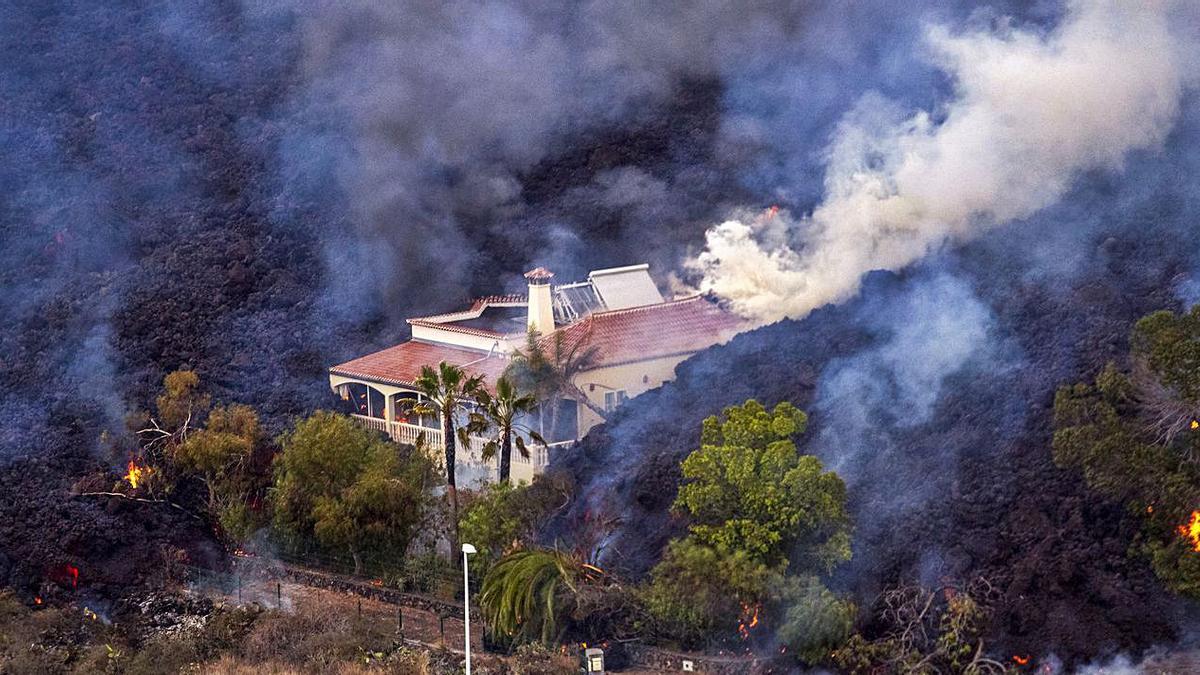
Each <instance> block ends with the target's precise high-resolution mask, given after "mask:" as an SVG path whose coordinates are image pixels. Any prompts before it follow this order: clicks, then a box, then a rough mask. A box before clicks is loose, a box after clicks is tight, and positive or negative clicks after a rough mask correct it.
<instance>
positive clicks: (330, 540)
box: [274, 411, 434, 573]
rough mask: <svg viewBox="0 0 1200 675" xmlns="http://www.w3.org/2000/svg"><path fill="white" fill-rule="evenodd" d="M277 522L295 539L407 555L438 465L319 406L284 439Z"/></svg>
mask: <svg viewBox="0 0 1200 675" xmlns="http://www.w3.org/2000/svg"><path fill="white" fill-rule="evenodd" d="M280 446H281V448H282V450H281V452H280V454H279V456H278V457H277V459H276V462H275V491H274V497H275V499H274V508H275V516H274V520H275V526H276V529H277V530H278V531H279V532H280V533H281V534H283V535H284V536H286V537H288V539H289V541H290V542H291V543H293V544H297V543H300V542H303V541H305V540H315V541H316V542H317V543H319V544H321V545H322V546H323V547H325V548H326V549H328V550H331V551H337V552H344V553H348V554H349V555H350V556H351V558H352V559H353V560H354V567H355V573H361V571H362V565H363V556H364V554H367V553H373V554H377V555H392V556H398V557H399V556H403V555H404V553H405V552H406V551H407V549H408V545H409V543H410V541H411V540H412V538H413V535H414V532H415V528H416V527H417V526H418V525H419V524H420V522H421V520H422V518H423V516H424V515H425V513H426V511H427V509H428V506H429V504H428V500H429V489H430V487H431V486H432V484H433V481H434V478H433V477H434V467H433V464H432V463H431V462H430V461H429V460H428V458H426V457H425V455H424V454H423V453H420V452H417V451H415V450H408V451H406V450H403V449H400V448H398V447H397V446H396V445H394V444H392V443H389V442H388V441H386V440H384V439H383V438H382V437H381V436H380V435H379V434H376V433H374V432H372V431H370V430H368V429H365V428H363V427H362V426H360V425H358V424H356V423H355V422H354V421H353V420H352V419H350V418H349V417H347V416H345V415H339V414H336V413H332V412H328V411H317V412H316V413H314V414H313V415H311V416H310V417H308V418H306V419H303V420H300V421H298V422H296V424H295V426H294V427H293V428H292V429H291V430H290V431H288V432H287V433H285V434H284V435H283V436H282V437H281V438H280Z"/></svg>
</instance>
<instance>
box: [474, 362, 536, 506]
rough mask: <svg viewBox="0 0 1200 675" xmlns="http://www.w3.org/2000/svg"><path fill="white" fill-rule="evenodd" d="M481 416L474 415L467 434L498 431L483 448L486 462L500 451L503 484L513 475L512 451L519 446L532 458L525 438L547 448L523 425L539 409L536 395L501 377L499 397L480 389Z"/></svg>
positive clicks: (497, 383) (498, 386)
mask: <svg viewBox="0 0 1200 675" xmlns="http://www.w3.org/2000/svg"><path fill="white" fill-rule="evenodd" d="M475 401H476V403H478V404H479V410H480V412H477V413H471V418H470V419H471V422H470V424H468V425H467V431H468V432H469V433H472V434H483V433H485V432H486V431H487V430H488V429H495V430H496V434H495V437H493V438H492V439H490V440H489V441H488V442H487V443H486V444H484V446H483V453H482V454H483V459H484V460H485V461H486V460H490V459H491V458H493V457H495V456H496V454H497V451H499V454H500V462H499V464H500V482H501V483H506V482H508V480H509V476H510V475H511V473H512V450H513V443H514V441H515V442H516V446H517V450H518V451H519V452H520V453H521V456H522V457H524V458H526V459H528V458H529V448H528V447H526V445H525V439H524V438H522V437H521V434H525V435H528V436H529V437H530V438H531V439H533V441H534V442H536V443H540V444H542V445H543V446H545V445H546V441H545V440H543V439H542V436H541V434H538V433H537V432H536V431H534V430H533V429H530V428H529V427H527V426H525V425H523V424H521V423H520V421H519V420H520V417H521V415H527V414H529V413H531V412H533V411H534V410H536V409H537V404H538V400H537V397H536V396H534V395H533V394H521V393H519V392H518V391H517V386H516V385H515V384H513V381H512V379H511V378H509V377H505V376H503V375H501V376H500V377H499V378H498V379H497V380H496V393H495V394H492V393H490V392H488V390H487V389H484V388H482V387H480V389H479V393H477V394H476V395H475Z"/></svg>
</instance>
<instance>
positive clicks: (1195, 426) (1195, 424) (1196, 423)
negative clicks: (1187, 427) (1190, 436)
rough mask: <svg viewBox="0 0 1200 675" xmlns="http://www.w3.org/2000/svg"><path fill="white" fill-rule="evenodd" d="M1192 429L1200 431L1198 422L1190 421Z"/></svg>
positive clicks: (1199, 422)
mask: <svg viewBox="0 0 1200 675" xmlns="http://www.w3.org/2000/svg"><path fill="white" fill-rule="evenodd" d="M1192 428H1193V429H1200V420H1192Z"/></svg>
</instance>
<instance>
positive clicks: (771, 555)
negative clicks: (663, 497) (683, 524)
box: [675, 400, 850, 572]
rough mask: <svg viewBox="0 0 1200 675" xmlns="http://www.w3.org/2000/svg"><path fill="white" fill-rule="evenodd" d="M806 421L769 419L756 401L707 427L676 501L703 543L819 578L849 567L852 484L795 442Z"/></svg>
mask: <svg viewBox="0 0 1200 675" xmlns="http://www.w3.org/2000/svg"><path fill="white" fill-rule="evenodd" d="M807 421H808V419H807V416H806V415H805V414H804V413H803V412H802V411H800V410H798V409H797V408H796V407H795V406H793V405H792V404H790V403H780V404H779V405H777V406H775V409H774V410H772V411H767V410H766V408H764V407H763V406H762V404H760V403H758V402H757V401H753V400H751V401H747V402H746V403H745V404H743V405H741V406H733V407H730V408H728V409H726V410H725V418H724V420H720V419H718V418H717V417H715V416H714V417H710V418H708V419H707V420H705V421H704V429H703V433H702V436H701V446H700V449H699V450H697V451H695V452H693V453H692V454H691V455H689V456H688V457H687V459H685V460H684V462H683V476H684V479H685V481H686V482H685V483H684V484H683V486H681V487H680V489H679V496H678V497H677V498H676V501H675V507H676V508H677V509H680V510H682V511H685V512H687V513H688V514H689V515H691V517H692V521H693V524H692V527H691V533H692V535H693V536H694V537H695V538H696V539H697V540H698V541H700V542H702V543H704V544H707V545H709V546H712V547H715V548H719V549H724V550H730V551H733V550H744V551H746V552H747V553H749V554H750V556H751V557H752V558H753V559H755V560H757V561H760V562H762V563H764V564H766V565H776V564H778V563H780V562H783V561H785V560H789V559H790V561H791V562H792V563H793V564H794V565H797V566H799V567H802V568H804V569H813V570H816V571H820V572H827V571H829V570H830V569H832V567H833V566H834V565H836V564H837V563H839V562H842V561H844V560H848V559H849V557H850V515H849V513H848V512H847V511H846V486H845V483H843V482H842V479H841V478H840V477H838V475H837V474H835V473H833V472H826V471H823V470H822V466H821V461H820V460H819V459H817V458H816V457H813V456H811V455H800V454H799V453H798V452H797V450H796V444H795V443H794V442H793V440H792V438H793V437H794V436H795V435H797V434H800V433H803V432H804V429H805V427H806V425H807Z"/></svg>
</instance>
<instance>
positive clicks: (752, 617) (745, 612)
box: [737, 604, 762, 640]
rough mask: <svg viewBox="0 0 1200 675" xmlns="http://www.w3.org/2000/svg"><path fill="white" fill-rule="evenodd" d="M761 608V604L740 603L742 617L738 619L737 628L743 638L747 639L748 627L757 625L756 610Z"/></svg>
mask: <svg viewBox="0 0 1200 675" xmlns="http://www.w3.org/2000/svg"><path fill="white" fill-rule="evenodd" d="M761 608H762V607H761V605H754V606H753V607H751V606H750V605H745V604H744V605H742V618H741V620H740V621H738V628H737V630H738V635H740V636H741V637H742V639H743V640H747V639H749V638H750V629H751V628H754V627H755V626H757V625H758V611H759V610H760V609H761Z"/></svg>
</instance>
